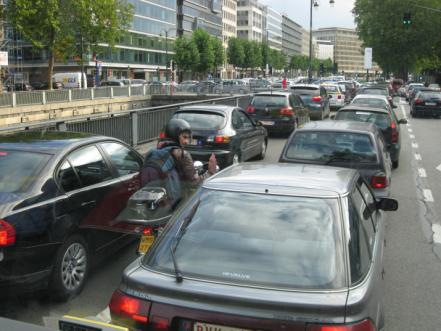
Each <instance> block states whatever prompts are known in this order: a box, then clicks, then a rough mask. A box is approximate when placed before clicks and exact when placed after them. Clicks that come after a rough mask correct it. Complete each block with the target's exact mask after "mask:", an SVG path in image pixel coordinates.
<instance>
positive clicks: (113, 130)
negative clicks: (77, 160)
mask: <svg viewBox="0 0 441 331" xmlns="http://www.w3.org/2000/svg"><path fill="white" fill-rule="evenodd" d="M249 100H250V95H249V94H246V95H239V96H229V97H221V98H213V99H207V100H198V101H191V102H184V103H177V104H170V105H166V106H159V107H149V108H142V109H136V110H129V111H121V112H114V113H106V114H96V115H89V116H81V117H74V118H71V119H64V120H52V121H44V122H31V123H26V124H20V125H15V126H7V127H0V133H2V132H3V133H7V132H14V131H22V130H60V131H74V132H87V133H93V134H99V135H105V136H111V137H116V138H119V139H121V140H123V141H125V142H126V143H128V144H131V145H133V146H136V145H138V144H140V143H145V142H148V141H151V140H154V139H156V138H157V137H158V136H159V132H160V130H161V129H162V128H163V127H164V126H165V124H166V123H167V121H168V120H169V119H170V117H171V116H172V115H173V113H174V112H175V111H176V110H177V109H178V108H179V107H182V106H189V105H196V104H204V103H207V104H226V105H236V106H242V107H243V108H244V107H245V106H246V104H248V102H249Z"/></svg>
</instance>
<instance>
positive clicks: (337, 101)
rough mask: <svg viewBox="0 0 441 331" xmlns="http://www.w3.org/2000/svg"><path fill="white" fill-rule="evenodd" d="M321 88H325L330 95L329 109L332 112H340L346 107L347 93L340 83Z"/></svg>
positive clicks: (328, 84) (325, 85) (323, 85)
mask: <svg viewBox="0 0 441 331" xmlns="http://www.w3.org/2000/svg"><path fill="white" fill-rule="evenodd" d="M321 86H322V87H324V88H325V90H326V92H327V93H328V96H329V107H330V108H331V109H332V110H338V109H340V108H341V107H343V106H344V105H345V93H344V92H343V91H342V89H341V87H340V85H338V83H324V84H322V85H321Z"/></svg>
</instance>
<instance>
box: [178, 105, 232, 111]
mask: <svg viewBox="0 0 441 331" xmlns="http://www.w3.org/2000/svg"><path fill="white" fill-rule="evenodd" d="M234 109H237V107H236V106H228V105H213V104H210V103H206V104H199V105H193V106H184V107H181V108H179V109H178V112H180V111H194V110H196V111H200V112H203V111H206V112H221V113H228V112H231V111H233V110H234Z"/></svg>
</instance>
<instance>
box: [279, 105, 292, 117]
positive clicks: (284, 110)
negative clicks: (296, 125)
mask: <svg viewBox="0 0 441 331" xmlns="http://www.w3.org/2000/svg"><path fill="white" fill-rule="evenodd" d="M280 115H282V116H292V115H294V111H293V110H292V108H291V107H286V108H282V109H280Z"/></svg>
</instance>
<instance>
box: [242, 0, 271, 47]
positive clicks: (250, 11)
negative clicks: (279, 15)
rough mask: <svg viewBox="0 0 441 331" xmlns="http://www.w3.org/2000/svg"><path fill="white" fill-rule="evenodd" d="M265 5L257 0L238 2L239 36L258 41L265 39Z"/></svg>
mask: <svg viewBox="0 0 441 331" xmlns="http://www.w3.org/2000/svg"><path fill="white" fill-rule="evenodd" d="M264 10H265V7H264V6H263V5H262V4H260V3H259V2H258V1H257V0H239V1H238V2H237V37H239V38H242V39H247V40H254V41H258V42H263V41H264V36H263V33H264V29H265V25H264V15H265V12H264Z"/></svg>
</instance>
